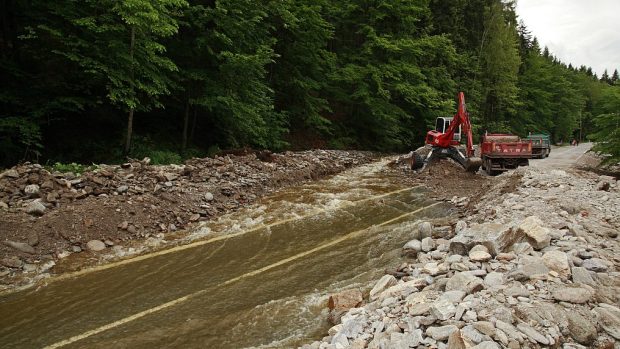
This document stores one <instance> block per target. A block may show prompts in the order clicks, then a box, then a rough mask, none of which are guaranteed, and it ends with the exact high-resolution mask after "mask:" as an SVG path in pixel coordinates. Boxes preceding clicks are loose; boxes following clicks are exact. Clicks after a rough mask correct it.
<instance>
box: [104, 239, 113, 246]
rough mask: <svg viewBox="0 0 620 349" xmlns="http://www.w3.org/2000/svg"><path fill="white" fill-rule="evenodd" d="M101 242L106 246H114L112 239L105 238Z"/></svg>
mask: <svg viewBox="0 0 620 349" xmlns="http://www.w3.org/2000/svg"><path fill="white" fill-rule="evenodd" d="M103 243H104V244H105V245H106V246H107V247H112V246H114V242H113V241H112V240H105V241H103Z"/></svg>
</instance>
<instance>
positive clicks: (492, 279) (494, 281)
mask: <svg viewBox="0 0 620 349" xmlns="http://www.w3.org/2000/svg"><path fill="white" fill-rule="evenodd" d="M503 282H504V274H502V273H498V272H491V273H488V274H487V276H485V277H484V284H485V285H487V286H489V287H492V286H499V285H501V284H503Z"/></svg>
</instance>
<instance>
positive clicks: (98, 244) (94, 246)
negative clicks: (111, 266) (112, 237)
mask: <svg viewBox="0 0 620 349" xmlns="http://www.w3.org/2000/svg"><path fill="white" fill-rule="evenodd" d="M86 247H87V248H88V249H89V250H91V251H95V252H97V251H102V250H104V249H105V244H104V243H103V242H102V241H101V240H90V241H89V242H87V243H86Z"/></svg>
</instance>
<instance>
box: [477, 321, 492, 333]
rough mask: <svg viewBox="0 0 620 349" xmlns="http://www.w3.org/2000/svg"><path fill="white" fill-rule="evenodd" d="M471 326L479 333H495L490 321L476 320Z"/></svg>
mask: <svg viewBox="0 0 620 349" xmlns="http://www.w3.org/2000/svg"><path fill="white" fill-rule="evenodd" d="M473 326H474V328H475V329H476V330H478V331H479V332H480V333H483V334H486V335H487V336H493V335H494V334H495V326H494V325H493V323H492V322H489V321H478V322H476V323H474V324H473Z"/></svg>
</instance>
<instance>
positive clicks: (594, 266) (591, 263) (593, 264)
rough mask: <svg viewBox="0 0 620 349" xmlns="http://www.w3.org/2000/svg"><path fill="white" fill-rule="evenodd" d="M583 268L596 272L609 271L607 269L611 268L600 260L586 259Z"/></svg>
mask: <svg viewBox="0 0 620 349" xmlns="http://www.w3.org/2000/svg"><path fill="white" fill-rule="evenodd" d="M581 266H582V267H584V268H586V269H588V270H591V271H595V272H602V271H607V269H608V268H609V267H608V266H607V262H606V261H604V260H602V259H600V258H591V259H586V260H585V261H583V264H582V265H581Z"/></svg>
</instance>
